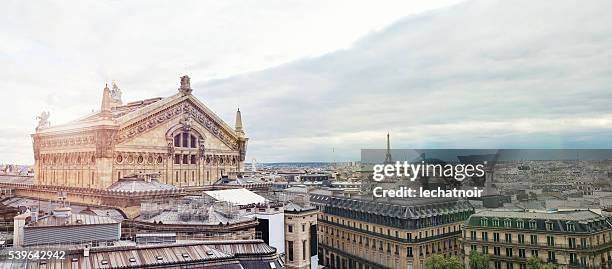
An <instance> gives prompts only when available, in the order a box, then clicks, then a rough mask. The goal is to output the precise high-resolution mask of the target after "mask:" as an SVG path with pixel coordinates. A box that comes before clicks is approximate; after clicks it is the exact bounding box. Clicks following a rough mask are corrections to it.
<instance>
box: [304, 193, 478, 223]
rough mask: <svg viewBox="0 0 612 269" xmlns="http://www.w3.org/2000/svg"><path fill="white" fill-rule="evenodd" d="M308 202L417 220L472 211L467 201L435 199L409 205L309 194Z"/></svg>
mask: <svg viewBox="0 0 612 269" xmlns="http://www.w3.org/2000/svg"><path fill="white" fill-rule="evenodd" d="M310 201H311V202H312V203H313V204H321V205H326V206H332V207H338V208H342V209H347V210H351V211H358V212H364V213H372V214H377V215H382V216H386V217H394V218H400V219H419V218H427V217H433V216H439V215H445V214H450V213H460V212H469V211H472V210H473V207H472V205H471V204H470V203H469V202H468V201H459V200H447V201H443V202H436V201H437V200H436V199H433V200H431V199H430V200H428V201H427V202H426V201H419V202H415V203H413V204H410V203H393V202H389V201H377V200H365V199H352V198H345V197H333V196H327V195H318V194H311V195H310Z"/></svg>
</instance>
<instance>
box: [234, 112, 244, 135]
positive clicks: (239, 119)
mask: <svg viewBox="0 0 612 269" xmlns="http://www.w3.org/2000/svg"><path fill="white" fill-rule="evenodd" d="M234 129H235V130H236V133H238V134H241V135H244V130H243V129H242V115H241V114H240V108H238V111H236V126H235V128H234Z"/></svg>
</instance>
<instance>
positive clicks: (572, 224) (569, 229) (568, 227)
mask: <svg viewBox="0 0 612 269" xmlns="http://www.w3.org/2000/svg"><path fill="white" fill-rule="evenodd" d="M565 226H566V227H567V230H568V231H570V232H573V231H575V230H576V226H575V225H574V223H572V222H570V221H568V222H567V223H566V224H565Z"/></svg>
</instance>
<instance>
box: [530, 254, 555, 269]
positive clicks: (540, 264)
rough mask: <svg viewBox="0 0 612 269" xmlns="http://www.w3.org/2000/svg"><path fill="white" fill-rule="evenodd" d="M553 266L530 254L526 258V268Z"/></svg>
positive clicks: (534, 268) (536, 268)
mask: <svg viewBox="0 0 612 269" xmlns="http://www.w3.org/2000/svg"><path fill="white" fill-rule="evenodd" d="M554 268H555V266H554V265H552V264H550V263H548V264H546V263H544V262H543V261H542V260H541V259H540V258H538V257H536V256H531V257H529V259H527V269H554Z"/></svg>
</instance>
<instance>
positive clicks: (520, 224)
mask: <svg viewBox="0 0 612 269" xmlns="http://www.w3.org/2000/svg"><path fill="white" fill-rule="evenodd" d="M516 228H519V229H523V228H525V222H523V220H517V221H516Z"/></svg>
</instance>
